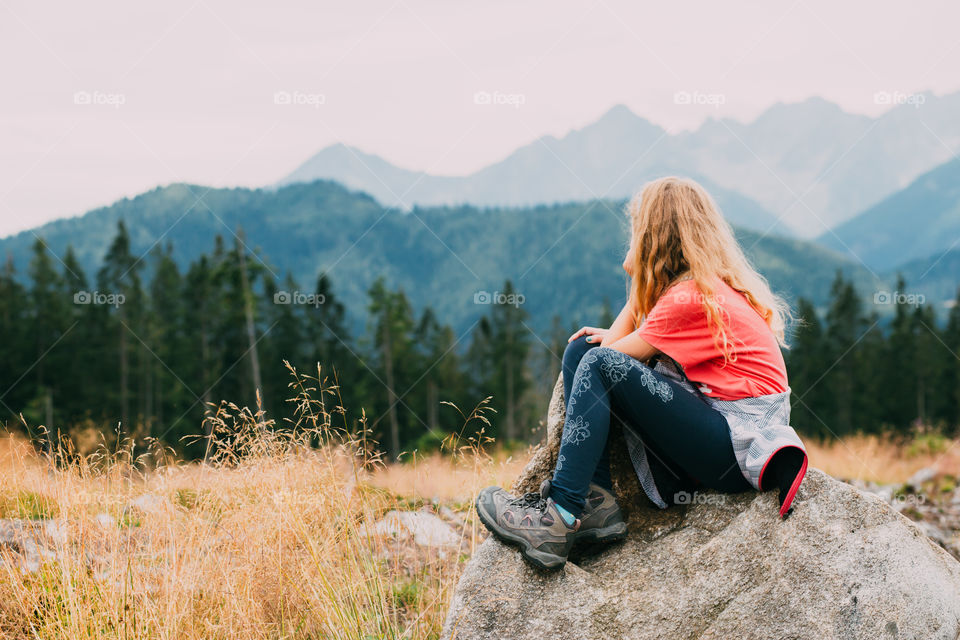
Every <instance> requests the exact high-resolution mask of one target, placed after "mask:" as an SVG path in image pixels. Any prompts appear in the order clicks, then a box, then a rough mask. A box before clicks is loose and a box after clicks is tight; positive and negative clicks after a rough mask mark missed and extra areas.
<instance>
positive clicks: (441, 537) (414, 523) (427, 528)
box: [361, 510, 460, 547]
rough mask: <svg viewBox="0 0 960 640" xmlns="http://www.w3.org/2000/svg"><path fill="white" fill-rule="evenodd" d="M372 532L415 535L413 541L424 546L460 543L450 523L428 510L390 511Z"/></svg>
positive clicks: (449, 545)
mask: <svg viewBox="0 0 960 640" xmlns="http://www.w3.org/2000/svg"><path fill="white" fill-rule="evenodd" d="M363 533H365V532H364V531H361V534H363ZM370 534H371V535H379V536H391V537H396V538H405V537H408V536H413V541H414V542H415V543H416V544H418V545H421V546H424V547H455V546H457V545H458V544H459V543H460V538H459V537H458V536H457V534H456V533H454V531H453V529H452V528H451V527H450V525H448V524H447V523H446V522H444V521H443V520H441V519H440V518H438V517H437V516H435V515H434V514H432V513H429V512H427V511H396V510H394V511H389V512H387V513H386V514H385V515H384V516H383V518H381V519H380V520H378V521H377V522H376V523H375V524H374V525H373V526H372V527H371V528H370Z"/></svg>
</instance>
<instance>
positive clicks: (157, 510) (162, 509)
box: [123, 493, 174, 515]
mask: <svg viewBox="0 0 960 640" xmlns="http://www.w3.org/2000/svg"><path fill="white" fill-rule="evenodd" d="M173 510H174V506H173V503H172V502H170V500H168V499H167V498H165V497H163V496H158V495H156V494H155V493H145V494H143V495H142V496H137V497H136V498H134V499H133V500H130V501H129V502H128V503H127V504H126V506H124V508H123V513H124V515H134V514H145V515H159V514H162V513H168V512H170V511H173Z"/></svg>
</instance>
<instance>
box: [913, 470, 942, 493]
mask: <svg viewBox="0 0 960 640" xmlns="http://www.w3.org/2000/svg"><path fill="white" fill-rule="evenodd" d="M936 477H937V470H936V469H934V468H932V467H925V468H923V469H920V470H919V471H917V472H916V473H914V474H913V475H912V476H910V478H909V479H908V480H907V482H906V484H907V485H908V486H910V487H913V488H914V489H919V488H920V487H922V486H923V484H924V483H925V482H930V481H931V480H933V479H934V478H936Z"/></svg>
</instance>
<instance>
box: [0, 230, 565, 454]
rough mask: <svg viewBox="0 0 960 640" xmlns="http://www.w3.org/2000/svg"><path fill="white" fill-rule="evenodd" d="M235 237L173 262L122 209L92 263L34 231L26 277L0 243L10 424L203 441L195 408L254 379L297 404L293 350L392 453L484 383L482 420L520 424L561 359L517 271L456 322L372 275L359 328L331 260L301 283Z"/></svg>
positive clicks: (430, 430) (353, 423)
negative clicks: (340, 293)
mask: <svg viewBox="0 0 960 640" xmlns="http://www.w3.org/2000/svg"><path fill="white" fill-rule="evenodd" d="M231 240H233V242H227V241H225V240H224V238H223V237H217V238H216V239H215V242H214V246H213V248H212V251H211V252H210V253H208V254H204V255H201V256H200V257H199V258H198V259H197V260H195V261H194V262H192V263H191V264H190V265H189V267H188V268H187V269H186V270H185V271H181V269H180V268H179V267H178V265H177V263H176V262H175V261H174V259H173V248H172V247H171V246H170V245H169V244H168V245H166V246H158V247H155V248H154V249H153V250H151V251H150V253H149V254H148V255H147V256H138V255H135V254H134V253H133V252H132V250H131V241H130V235H129V233H128V231H127V229H126V227H125V225H124V224H123V222H121V223H119V225H118V229H117V234H116V236H115V238H114V240H113V241H112V243H111V245H110V247H109V249H108V251H107V253H106V255H105V258H104V260H103V263H102V266H101V268H100V269H99V270H98V271H97V273H96V274H95V277H93V278H88V277H87V276H86V275H85V274H84V273H83V270H82V268H81V266H80V264H79V261H78V259H77V257H76V255H75V253H74V252H73V250H72V249H68V250H67V251H66V252H65V254H64V256H63V258H62V260H61V259H60V258H59V257H57V256H55V255H54V254H53V253H52V252H51V251H49V250H48V248H47V247H46V245H45V244H44V242H43V240H42V239H37V241H36V242H35V243H34V246H33V252H32V257H31V260H30V263H29V265H28V267H27V274H26V278H20V277H18V276H19V274H18V273H17V271H16V267H15V265H14V264H13V263H12V261H11V260H9V259H8V261H7V263H6V265H5V267H4V268H3V270H2V273H0V331H2V335H3V336H4V340H3V341H2V343H0V359H2V362H3V363H4V366H3V367H2V368H0V408H2V411H3V413H4V419H5V420H4V421H5V424H6V427H7V428H8V429H18V430H21V431H25V432H26V433H28V434H29V435H30V436H31V437H33V438H34V439H35V440H36V441H37V444H38V445H49V443H50V442H56V441H57V440H58V439H59V437H60V436H61V435H68V436H74V437H76V436H77V435H78V434H80V433H86V434H89V433H90V432H91V430H101V431H103V432H105V433H108V434H111V436H112V435H113V434H114V433H117V434H119V435H120V436H122V437H133V438H134V439H135V440H138V441H143V439H144V438H146V437H152V438H156V439H158V440H160V441H162V442H164V443H166V444H168V445H170V446H172V447H174V448H175V449H176V450H177V451H178V452H179V453H180V454H182V455H184V456H185V457H187V458H196V457H200V456H202V455H204V451H205V449H206V447H205V444H204V441H203V439H202V438H198V437H197V436H203V435H205V434H204V429H205V428H208V423H205V420H204V418H205V416H207V415H209V414H210V413H211V412H212V411H215V408H216V406H217V405H218V404H219V403H220V402H221V401H224V400H227V401H231V402H234V403H236V404H238V405H240V406H244V405H246V406H248V407H251V408H252V409H254V410H255V407H256V403H257V392H258V390H259V393H260V396H261V399H262V407H263V408H264V410H265V411H266V413H267V415H268V416H269V417H271V418H272V419H274V420H275V422H276V423H277V424H283V418H284V417H291V416H292V414H293V411H294V406H293V405H292V403H290V402H289V401H288V400H289V399H290V398H291V397H292V396H293V395H294V391H293V390H291V389H290V388H289V385H290V383H291V382H292V381H293V377H292V375H291V372H290V371H289V370H288V369H287V367H286V366H285V364H284V361H288V362H289V363H290V364H291V365H292V366H294V367H296V368H297V370H298V371H299V372H301V373H306V374H310V375H317V365H318V363H319V365H320V376H321V378H324V377H325V378H327V380H328V384H336V385H337V387H338V393H339V396H340V398H339V401H340V402H341V403H342V406H343V407H344V408H345V409H346V415H345V416H344V420H346V424H345V426H347V427H350V428H357V427H358V426H359V424H358V421H359V420H360V417H361V415H362V414H365V421H366V422H365V426H366V427H367V428H369V429H371V430H372V431H373V435H374V437H375V438H376V439H377V441H378V442H380V444H381V446H382V448H383V449H384V450H386V451H387V452H388V453H389V455H391V456H393V457H396V456H398V455H399V454H400V453H401V452H402V451H407V450H411V449H412V448H418V449H420V450H425V449H429V448H432V447H436V446H438V445H439V443H440V442H441V441H442V439H443V438H444V437H445V436H446V435H447V434H449V433H453V432H458V433H462V429H463V426H464V415H462V414H467V415H468V414H469V413H470V411H471V410H472V409H473V408H474V407H475V406H477V405H478V404H479V403H480V402H481V401H482V400H484V399H485V398H487V397H488V396H492V397H493V399H492V400H491V402H490V406H492V407H493V408H494V409H495V410H496V413H495V414H494V415H492V416H489V417H490V418H491V422H492V424H491V425H490V426H488V427H485V433H486V435H489V436H492V437H496V438H499V439H505V440H508V441H523V440H528V439H529V437H530V431H531V428H532V427H535V426H536V425H537V424H538V418H539V415H538V414H539V409H538V404H539V403H537V402H536V401H535V400H534V395H535V394H534V390H535V389H537V388H538V383H535V382H534V379H535V378H536V377H537V373H536V372H537V371H538V369H537V367H542V368H543V369H542V370H543V371H546V372H547V377H550V376H552V377H553V378H554V379H555V377H556V375H557V374H558V373H559V364H554V363H553V361H556V362H559V361H558V360H556V359H555V358H552V357H550V358H545V357H540V356H538V354H535V353H534V351H535V348H534V346H535V345H534V343H535V342H536V339H535V338H534V337H533V336H532V334H531V332H530V331H529V330H528V329H527V328H526V326H525V325H526V319H527V314H526V312H525V311H524V310H523V307H522V305H521V304H515V303H513V302H512V301H515V300H516V298H517V295H516V292H515V291H514V289H513V286H512V284H511V283H510V282H506V283H505V284H504V285H503V288H502V289H503V290H502V292H501V295H500V296H498V298H497V300H490V299H489V297H488V299H487V300H478V302H481V303H483V304H486V305H487V306H486V307H481V308H482V309H484V310H485V311H486V314H485V315H483V316H482V317H481V318H480V319H479V320H478V321H477V322H476V323H475V325H474V326H473V327H472V328H471V329H470V330H469V331H468V332H467V334H466V335H459V336H458V335H456V334H455V333H454V331H453V329H452V328H451V327H450V326H448V325H446V324H444V323H443V322H441V321H440V319H438V318H437V317H436V314H435V313H434V311H433V310H432V309H430V308H426V309H424V310H422V311H421V312H419V313H416V312H415V311H414V309H413V308H412V307H411V304H410V303H409V301H408V299H407V297H406V295H405V294H404V292H403V291H402V290H391V289H389V288H388V287H387V286H386V284H385V282H384V280H383V279H382V278H381V279H379V280H377V281H375V282H374V283H373V285H372V286H371V287H370V289H369V291H368V306H367V309H366V311H367V317H368V318H369V320H368V324H367V327H366V331H365V333H363V334H362V335H357V336H354V335H351V330H350V328H349V327H348V323H347V319H346V309H345V308H344V305H343V304H342V303H341V302H340V301H339V300H338V299H337V296H336V293H335V292H334V290H333V286H332V283H331V279H330V278H329V277H328V276H326V275H324V274H321V275H320V276H319V277H318V279H317V281H316V282H315V283H313V286H312V288H309V289H303V288H301V287H300V286H299V283H297V282H296V281H295V280H294V279H293V278H292V277H291V276H290V275H289V274H288V275H287V276H286V277H285V278H283V279H282V281H280V282H277V278H276V277H274V274H273V273H272V272H271V270H270V269H269V268H268V267H267V266H266V265H265V264H264V263H263V262H262V261H261V260H260V259H259V258H258V257H257V256H256V255H254V254H252V253H251V252H250V251H249V250H248V249H247V248H246V245H245V242H244V241H243V236H242V232H240V231H238V233H237V236H236V237H235V238H231ZM22 281H23V282H25V283H26V284H22V283H21V282H22ZM480 297H482V296H480ZM567 335H569V334H567ZM560 338H561V333H560V332H558V334H557V340H558V344H559V340H560ZM563 341H564V342H565V336H563ZM461 345H463V347H462V348H461ZM537 346H540V345H537ZM557 348H559V349H560V351H559V353H560V354H562V347H557ZM543 351H547V350H546V349H543ZM550 389H552V385H550V386H549V388H547V389H546V390H545V391H544V389H540V391H541V392H542V393H549V390H550ZM446 402H449V403H452V404H454V405H456V408H453V407H450V406H447V405H446V404H444V403H446ZM457 409H459V410H460V411H458V410H457ZM461 412H462V413H461ZM477 424H478V423H477V421H473V422H471V425H470V428H474V427H476V426H477ZM40 425H43V426H44V429H42V430H41V429H39V426H40ZM205 425H206V426H205ZM464 435H467V436H469V435H475V434H472V433H468V434H464Z"/></svg>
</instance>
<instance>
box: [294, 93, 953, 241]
mask: <svg viewBox="0 0 960 640" xmlns="http://www.w3.org/2000/svg"><path fill="white" fill-rule="evenodd" d="M902 98H903V97H902V96H901V95H900V94H898V93H896V92H893V93H885V92H880V93H878V94H877V95H876V96H875V99H876V100H877V101H878V102H880V103H883V102H888V103H890V104H891V108H890V109H888V110H887V111H886V112H885V113H883V114H882V115H880V116H879V117H877V118H870V117H867V116H863V115H856V114H851V113H847V112H845V111H843V110H842V109H841V108H840V107H839V106H837V105H835V104H833V103H830V102H827V101H826V100H823V99H821V98H810V99H808V100H805V101H803V102H800V103H795V104H777V105H774V106H772V107H770V108H769V109H767V110H766V111H765V112H763V113H762V114H761V115H760V116H759V117H758V118H756V119H755V120H753V121H752V122H749V123H742V122H738V121H735V120H731V119H709V120H707V121H706V122H704V123H703V124H702V125H701V126H700V127H699V128H697V129H696V130H694V131H687V132H680V133H668V132H667V131H665V130H664V129H663V128H661V127H660V126H658V125H656V124H653V123H651V122H649V121H647V120H645V119H644V118H642V117H640V116H638V115H636V114H634V113H633V112H632V111H630V109H629V108H627V107H626V106H623V105H619V106H615V107H613V108H612V109H610V110H609V111H608V112H607V113H605V114H604V115H603V116H602V117H601V118H600V119H599V120H597V121H596V122H594V123H592V124H590V125H588V126H586V127H583V128H582V129H578V130H573V131H571V132H569V133H568V134H566V135H565V136H563V137H562V138H556V137H553V136H544V137H542V138H539V139H538V140H536V141H534V142H532V143H530V144H528V145H525V146H523V147H520V148H519V149H517V150H516V151H514V152H513V153H511V154H510V155H509V156H507V157H506V158H505V159H503V160H501V161H500V162H497V163H494V164H492V165H490V166H487V167H484V168H482V169H480V170H479V171H476V172H475V173H472V174H470V175H466V176H438V175H431V174H427V173H423V172H418V171H409V170H406V169H403V168H400V167H397V166H395V165H393V164H391V163H389V162H388V161H386V160H384V159H383V158H380V157H378V156H375V155H372V154H368V153H363V152H361V151H359V150H357V149H354V148H352V147H348V146H346V145H343V144H336V145H332V146H329V147H326V148H324V149H322V150H321V151H319V152H318V153H317V154H315V155H314V156H313V157H311V158H310V159H308V160H307V161H306V162H304V163H303V164H302V165H301V166H300V167H298V168H297V169H296V170H294V171H293V172H292V173H290V174H289V175H288V176H287V177H285V178H284V179H282V180H281V181H280V182H279V183H278V185H277V186H282V185H286V184H290V183H294V182H309V181H311V180H315V179H318V178H323V179H331V180H336V181H338V182H341V183H342V184H345V185H347V186H348V187H350V188H353V189H357V190H361V191H364V192H366V193H369V194H371V195H372V196H374V197H375V198H376V199H377V200H379V201H380V202H382V203H383V204H385V205H387V206H399V207H403V208H409V207H410V206H412V205H414V204H417V205H421V206H426V205H453V204H464V203H467V204H473V205H477V206H532V205H536V204H542V203H556V202H568V201H573V200H580V201H584V200H593V199H597V198H609V199H621V198H627V197H629V196H630V195H632V194H633V193H634V192H635V191H636V190H637V189H638V188H639V187H640V186H641V185H642V184H643V183H644V182H645V181H647V180H649V179H651V178H654V177H656V176H660V175H664V174H683V175H688V176H690V177H693V178H695V179H698V180H700V181H702V182H703V183H704V185H705V186H706V187H707V188H708V189H711V190H713V191H714V192H715V195H716V197H717V200H718V201H720V202H721V205H723V204H724V201H726V202H727V203H729V202H731V201H732V200H734V199H736V198H739V199H741V200H742V201H743V203H744V205H745V206H743V207H733V206H730V205H729V204H728V205H727V206H726V207H725V208H726V209H729V210H730V211H736V214H733V213H731V212H730V211H728V212H727V215H728V217H729V218H730V219H731V221H732V222H734V223H735V224H739V225H742V226H746V227H749V228H753V229H755V230H758V231H761V232H766V231H768V230H769V232H771V233H776V234H783V233H784V232H786V231H787V230H789V231H791V232H793V233H795V234H796V235H797V236H799V237H804V238H813V237H816V236H820V235H821V234H823V233H824V232H826V231H827V230H828V229H829V228H832V227H836V226H837V225H839V224H842V223H843V222H845V221H847V220H849V219H851V218H853V217H854V216H856V215H857V214H859V213H860V212H862V211H864V210H866V209H868V208H869V207H872V206H873V205H876V204H877V203H879V202H881V201H882V200H883V199H884V198H886V197H888V196H890V195H891V194H893V193H895V192H896V191H898V190H900V189H902V188H904V187H906V186H907V185H908V184H909V183H910V182H911V181H913V180H914V179H915V178H917V177H918V176H919V175H920V174H922V173H923V172H925V171H929V170H931V169H932V168H934V167H936V166H937V165H939V164H942V163H943V162H946V161H947V160H949V159H950V158H951V157H952V156H953V152H952V151H951V149H955V148H957V147H958V145H960V119H958V118H957V117H956V114H957V113H960V93H954V94H948V95H944V96H935V95H934V94H932V93H925V94H918V95H914V96H910V99H909V100H904V99H902ZM677 108H684V107H683V106H682V105H678V107H677ZM731 192H733V193H731ZM734 194H736V195H734ZM738 216H742V217H738Z"/></svg>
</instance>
